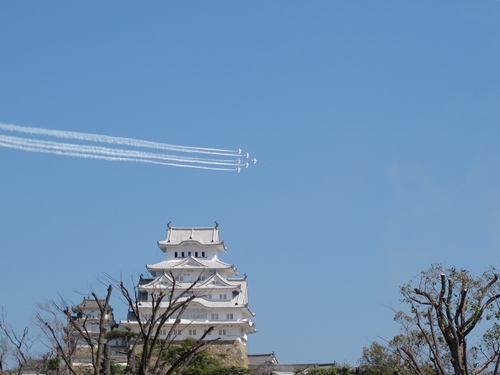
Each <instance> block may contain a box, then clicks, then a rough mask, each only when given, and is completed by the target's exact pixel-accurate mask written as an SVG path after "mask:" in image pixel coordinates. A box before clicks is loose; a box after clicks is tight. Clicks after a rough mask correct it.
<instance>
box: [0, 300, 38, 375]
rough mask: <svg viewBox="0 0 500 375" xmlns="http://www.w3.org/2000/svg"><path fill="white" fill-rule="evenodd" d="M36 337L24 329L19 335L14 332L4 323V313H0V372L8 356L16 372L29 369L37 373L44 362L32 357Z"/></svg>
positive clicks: (19, 372) (2, 371)
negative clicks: (13, 363)
mask: <svg viewBox="0 0 500 375" xmlns="http://www.w3.org/2000/svg"><path fill="white" fill-rule="evenodd" d="M35 340H36V336H34V335H33V334H31V333H30V331H29V329H28V328H27V327H25V328H24V329H23V330H22V332H21V333H19V332H16V331H15V330H14V328H12V326H11V325H10V324H9V323H7V321H6V313H5V312H4V310H3V309H2V311H1V312H0V371H1V373H2V374H3V373H5V371H6V369H5V360H6V358H7V357H8V356H10V357H11V358H12V359H13V360H14V361H15V363H16V372H17V373H18V374H21V373H22V371H23V370H24V369H25V368H27V367H31V368H33V369H35V370H36V371H37V373H39V372H40V371H41V370H42V369H43V367H44V360H43V358H42V359H41V360H39V359H35V358H34V357H33V355H32V353H31V352H32V348H33V344H34V342H35Z"/></svg>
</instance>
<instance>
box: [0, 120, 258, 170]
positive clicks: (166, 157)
mask: <svg viewBox="0 0 500 375" xmlns="http://www.w3.org/2000/svg"><path fill="white" fill-rule="evenodd" d="M1 130H3V131H9V132H15V133H22V134H29V135H32V136H37V135H38V136H48V137H54V138H63V139H74V140H79V141H83V142H94V143H96V142H97V143H107V144H115V145H122V146H124V147H135V148H150V149H156V150H168V151H172V152H177V153H180V154H181V155H176V154H166V153H163V152H147V151H138V150H132V149H126V148H115V147H102V146H95V145H85V144H77V143H65V142H60V141H48V140H42V139H36V138H27V137H15V136H8V135H2V134H0V147H7V148H11V149H18V150H23V151H29V152H41V153H48V154H55V155H62V156H72V157H80V158H90V159H100V160H110V161H127V162H138V163H150V164H159V165H168V166H174V167H182V168H196V169H206V170H215V171H233V172H234V171H236V172H240V171H241V169H242V167H246V168H248V167H249V165H250V164H249V163H246V162H245V163H242V161H241V158H244V157H246V158H248V157H249V156H250V155H249V154H248V153H246V154H242V151H241V149H238V150H236V151H233V150H226V149H218V148H203V147H191V146H178V145H171V144H167V143H160V142H151V141H143V140H138V139H133V138H124V137H111V136H106V135H99V134H88V133H79V132H70V131H61V130H51V129H42V128H31V127H25V126H18V125H9V124H2V123H0V131H1ZM182 154H184V155H182ZM187 154H192V155H191V156H189V155H187ZM196 154H198V155H200V154H204V155H214V156H215V155H217V156H223V157H225V158H218V159H216V158H213V157H212V156H207V157H200V156H195V155H196ZM252 161H253V163H256V162H257V159H253V160H252ZM226 167H228V168H226ZM230 167H232V168H230Z"/></svg>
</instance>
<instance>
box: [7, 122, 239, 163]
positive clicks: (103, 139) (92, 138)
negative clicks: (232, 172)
mask: <svg viewBox="0 0 500 375" xmlns="http://www.w3.org/2000/svg"><path fill="white" fill-rule="evenodd" d="M0 129H2V130H7V131H12V132H17V133H25V134H31V135H46V136H49V137H56V138H65V139H78V140H81V141H88V142H100V143H111V144H120V145H126V146H132V147H146V148H156V149H161V150H170V151H178V152H191V153H201V154H210V155H221V156H235V155H238V154H239V152H241V150H236V151H233V150H224V149H217V148H203V147H190V146H177V145H170V144H167V143H159V142H151V141H142V140H139V139H133V138H124V137H111V136H108V135H100V134H90V133H79V132H70V131H63V130H51V129H42V128H31V127H26V126H19V125H10V124H2V123H0Z"/></svg>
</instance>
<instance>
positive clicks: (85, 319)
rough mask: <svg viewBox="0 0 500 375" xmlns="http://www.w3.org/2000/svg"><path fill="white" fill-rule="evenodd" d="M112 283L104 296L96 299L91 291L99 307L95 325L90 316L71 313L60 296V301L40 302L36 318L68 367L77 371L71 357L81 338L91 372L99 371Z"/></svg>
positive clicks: (75, 374)
mask: <svg viewBox="0 0 500 375" xmlns="http://www.w3.org/2000/svg"><path fill="white" fill-rule="evenodd" d="M112 291H113V287H112V286H111V285H109V286H108V289H107V293H106V297H105V298H104V299H99V298H98V296H97V294H96V293H95V292H92V293H91V295H92V298H93V301H94V302H95V303H96V305H97V307H98V309H99V312H100V313H99V322H98V326H97V327H98V329H97V330H94V329H91V328H90V327H91V324H90V322H91V317H90V316H88V315H86V314H85V313H81V312H80V313H79V315H77V316H74V315H73V314H72V309H71V307H70V306H69V304H68V303H67V301H66V300H64V299H63V298H61V299H60V301H59V302H55V301H51V302H50V304H48V305H44V306H39V307H40V312H39V313H37V314H36V320H37V322H38V323H39V326H40V327H41V329H42V332H43V333H44V335H45V337H46V338H47V339H48V341H49V343H50V344H51V345H52V347H54V348H55V349H56V352H57V355H59V356H60V357H61V358H62V360H63V361H64V364H65V365H66V367H67V368H68V370H69V371H70V372H71V373H72V374H73V375H77V371H76V369H75V366H74V363H73V359H74V356H75V351H76V348H77V347H78V345H79V342H81V341H83V342H84V343H85V344H86V345H87V347H88V348H89V350H88V353H89V355H90V358H91V360H90V362H91V365H92V368H93V373H94V375H99V374H100V372H101V370H102V366H103V354H104V340H105V337H106V333H107V329H106V326H107V321H106V319H107V318H108V311H109V309H110V306H109V300H110V298H111V293H112Z"/></svg>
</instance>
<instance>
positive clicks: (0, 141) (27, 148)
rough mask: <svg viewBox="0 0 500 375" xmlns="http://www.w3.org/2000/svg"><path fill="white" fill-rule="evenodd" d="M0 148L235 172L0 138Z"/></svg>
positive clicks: (233, 170)
mask: <svg viewBox="0 0 500 375" xmlns="http://www.w3.org/2000/svg"><path fill="white" fill-rule="evenodd" d="M0 146H2V147H7V148H13V149H17V150H23V151H30V152H41V153H46V154H55V155H62V156H73V157H79V158H86V159H100V160H108V161H128V162H137V163H150V164H159V165H168V166H172V167H181V168H195V169H206V170H211V171H230V172H235V171H237V168H214V167H204V166H200V165H188V164H177V163H165V162H161V161H154V160H149V159H139V158H125V157H113V156H103V155H92V154H86V153H79V152H71V151H59V150H50V149H43V148H37V147H33V146H23V145H18V144H13V143H9V142H4V141H3V139H1V138H0Z"/></svg>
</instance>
